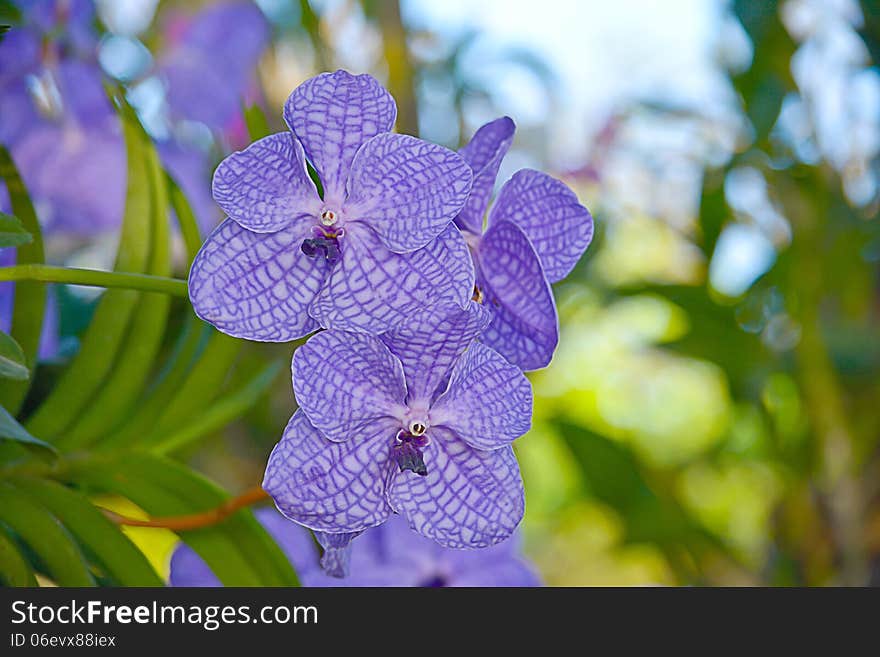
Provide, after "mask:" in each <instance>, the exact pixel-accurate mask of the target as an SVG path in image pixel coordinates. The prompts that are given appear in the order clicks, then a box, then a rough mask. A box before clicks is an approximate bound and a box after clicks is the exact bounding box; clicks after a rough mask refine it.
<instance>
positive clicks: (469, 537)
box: [388, 427, 525, 548]
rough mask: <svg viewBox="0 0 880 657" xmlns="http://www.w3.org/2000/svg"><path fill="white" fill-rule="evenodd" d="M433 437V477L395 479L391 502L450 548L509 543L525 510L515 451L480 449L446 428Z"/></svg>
mask: <svg viewBox="0 0 880 657" xmlns="http://www.w3.org/2000/svg"><path fill="white" fill-rule="evenodd" d="M429 432H430V438H431V444H430V445H429V446H428V448H427V449H426V450H425V461H426V463H427V465H428V474H427V475H426V476H424V477H422V476H419V475H417V474H414V473H412V472H401V473H399V474H397V475H396V476H395V477H394V478H393V480H392V481H391V486H390V488H389V490H388V501H389V502H390V504H391V506H392V507H393V508H394V510H395V511H396V512H398V513H401V514H403V515H404V516H406V518H407V520H408V522H409V525H410V527H412V528H413V529H414V530H416V531H417V532H419V533H420V534H422V535H423V536H427V537H428V538H431V539H434V540H435V541H437V542H438V543H440V544H441V545H443V546H445V547H451V548H466V547H470V548H478V547H487V546H489V545H495V544H496V543H500V542H501V541H503V540H505V539H507V538H509V537H510V535H511V534H512V533H513V531H514V530H515V529H516V526H517V525H518V524H519V522H520V520H522V516H523V512H524V510H525V499H524V495H523V485H522V479H521V478H520V474H519V465H518V464H517V462H516V457H515V456H514V455H513V450H512V449H511V448H510V447H502V448H500V449H496V450H492V451H482V450H477V449H474V448H472V447H470V446H469V445H468V444H467V443H465V442H464V441H463V440H462V439H461V438H459V437H458V436H456V435H455V434H454V433H453V432H451V431H449V430H448V429H444V428H443V427H432V428H431V429H430V430H429Z"/></svg>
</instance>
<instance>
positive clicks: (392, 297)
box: [310, 223, 474, 334]
mask: <svg viewBox="0 0 880 657" xmlns="http://www.w3.org/2000/svg"><path fill="white" fill-rule="evenodd" d="M343 239H344V242H345V244H344V246H343V249H342V259H341V260H340V262H339V263H337V264H336V265H335V266H334V267H333V270H332V272H331V273H330V276H329V277H328V278H327V281H326V283H325V284H324V286H323V287H322V288H321V291H320V292H319V293H318V296H317V297H316V298H315V301H314V303H312V305H311V307H310V312H311V314H312V317H314V318H315V319H316V320H317V321H318V322H319V323H320V324H321V326H323V327H325V328H341V329H345V330H350V331H358V332H364V333H372V334H378V333H382V332H384V331H387V330H389V329H391V328H394V327H395V326H397V325H398V324H400V323H401V322H403V321H406V320H407V319H408V318H409V317H411V316H413V315H415V314H416V313H417V312H420V311H421V310H423V309H425V308H427V307H431V306H435V305H438V304H443V303H455V304H458V305H459V306H464V305H465V304H466V303H467V302H468V300H469V299H470V296H471V293H472V291H473V281H474V278H473V276H474V272H473V263H472V262H471V257H470V254H469V252H468V248H467V245H466V244H465V242H464V239H463V238H462V236H461V234H460V233H459V232H458V230H457V229H456V228H455V226H453V225H449V226H447V227H446V229H445V230H444V231H443V232H442V233H441V234H440V235H439V236H438V237H437V239H435V240H434V241H432V242H431V243H430V244H428V246H426V247H424V248H423V249H419V250H418V251H413V252H412V253H407V254H397V253H392V252H391V251H389V250H388V249H387V248H386V247H385V246H384V245H383V244H382V243H381V241H380V240H379V238H378V236H377V235H376V234H375V233H374V232H373V231H372V229H370V228H369V227H367V226H366V225H363V224H359V223H354V224H349V225H347V226H346V233H345V237H344V238H343Z"/></svg>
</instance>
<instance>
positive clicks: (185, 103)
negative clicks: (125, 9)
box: [157, 2, 270, 133]
mask: <svg viewBox="0 0 880 657" xmlns="http://www.w3.org/2000/svg"><path fill="white" fill-rule="evenodd" d="M164 32H165V35H166V38H167V39H168V42H169V45H168V48H167V50H166V52H164V53H163V54H162V56H161V57H160V59H159V63H158V66H157V70H158V73H159V74H160V75H161V76H162V77H163V78H164V79H165V81H166V84H167V87H168V97H167V100H168V106H169V109H170V111H171V114H172V116H173V117H176V118H184V119H188V120H194V121H200V122H201V123H204V124H205V125H207V126H208V127H209V128H211V129H212V130H215V131H218V132H224V133H225V132H227V131H228V130H230V129H231V128H232V127H233V126H234V125H235V121H236V119H237V118H238V117H240V116H241V107H242V92H243V91H247V90H249V89H251V88H253V87H254V86H255V84H254V73H255V70H256V67H257V63H258V62H259V59H260V57H261V56H262V54H263V51H264V50H265V48H266V46H267V44H268V43H269V38H270V29H269V24H268V21H267V20H266V18H265V16H264V15H263V13H262V12H261V11H260V9H259V8H258V7H257V6H256V5H255V4H254V3H253V2H220V3H217V4H214V5H211V6H209V7H206V8H205V9H203V10H202V11H200V12H198V13H197V14H195V15H194V16H192V17H188V16H186V17H184V16H173V17H172V18H171V19H170V20H169V21H168V22H167V23H166V25H165V29H164Z"/></svg>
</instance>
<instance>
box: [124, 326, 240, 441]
mask: <svg viewBox="0 0 880 657" xmlns="http://www.w3.org/2000/svg"><path fill="white" fill-rule="evenodd" d="M241 347H242V342H241V341H240V340H236V339H235V338H231V337H229V336H228V335H224V334H222V333H217V332H214V333H213V334H212V335H211V339H210V341H209V342H208V345H207V346H206V347H205V350H204V352H203V353H202V355H201V358H199V360H198V362H197V363H196V364H195V365H194V366H193V368H192V369H191V370H190V371H189V373H188V374H187V377H186V380H185V381H184V382H183V385H182V386H181V387H180V388H179V389H178V392H177V395H176V396H175V397H174V398H173V399H172V400H171V403H169V404H168V406H167V407H166V408H165V409H164V411H163V412H162V413H161V414H160V415H159V416H158V417H157V418H156V419H155V421H154V423H153V426H152V430H151V431H150V432H149V433H148V434H146V435H145V436H142V437H140V441H139V443H138V444H143V445H151V444H155V443H157V442H159V441H161V440H162V439H164V438H165V436H167V435H169V434H171V433H173V432H175V431H177V430H178V429H179V428H180V427H181V426H183V425H184V424H187V423H188V422H190V421H191V420H192V418H193V417H196V416H198V415H199V414H200V413H203V412H204V411H205V409H206V408H208V405H209V404H210V403H211V402H212V401H213V400H214V399H215V398H216V397H217V396H218V395H219V394H220V391H221V390H222V387H223V383H224V381H225V380H226V377H227V375H228V373H229V368H230V367H232V364H233V363H234V362H235V359H236V357H237V356H238V354H239V352H240V351H241Z"/></svg>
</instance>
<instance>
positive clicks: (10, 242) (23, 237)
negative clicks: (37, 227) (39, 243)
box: [0, 212, 34, 247]
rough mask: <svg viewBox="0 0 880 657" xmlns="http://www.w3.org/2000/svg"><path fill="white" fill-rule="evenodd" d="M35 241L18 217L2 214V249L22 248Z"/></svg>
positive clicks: (0, 234) (0, 231)
mask: <svg viewBox="0 0 880 657" xmlns="http://www.w3.org/2000/svg"><path fill="white" fill-rule="evenodd" d="M33 241H34V236H33V235H31V234H30V233H29V232H27V231H26V230H25V228H24V226H22V225H21V222H20V221H19V220H18V218H17V217H13V216H12V215H11V214H5V213H3V212H0V247H6V246H21V245H22V244H30V243H31V242H33Z"/></svg>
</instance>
